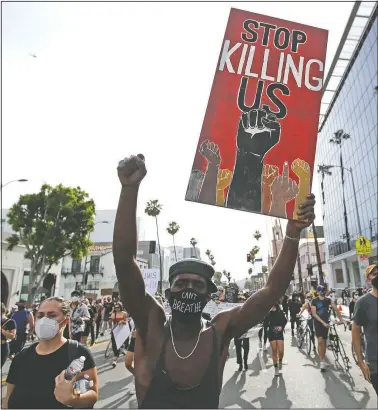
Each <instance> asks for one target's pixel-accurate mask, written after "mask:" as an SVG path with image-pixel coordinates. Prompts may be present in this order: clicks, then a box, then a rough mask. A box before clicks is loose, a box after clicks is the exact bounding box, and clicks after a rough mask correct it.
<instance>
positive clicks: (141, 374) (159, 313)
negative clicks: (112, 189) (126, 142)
mask: <svg viewBox="0 0 378 410" xmlns="http://www.w3.org/2000/svg"><path fill="white" fill-rule="evenodd" d="M146 173H147V171H146V166H145V162H144V157H143V155H141V154H139V155H138V156H131V157H128V158H126V159H125V160H124V161H121V162H120V163H119V165H118V177H119V179H120V182H121V184H122V189H121V194H120V199H119V204H118V209H117V216H116V221H115V225H114V238H113V255H114V264H115V268H116V273H117V277H118V283H119V289H120V296H121V299H122V302H123V303H124V306H125V309H126V310H127V311H128V312H129V313H130V315H131V316H132V317H133V319H134V321H135V325H136V328H137V338H136V347H135V359H134V367H135V370H134V374H135V385H136V395H137V399H138V404H139V408H165V409H167V408H212V409H213V408H218V405H219V395H220V391H221V388H222V376H223V370H224V365H225V361H226V358H227V351H228V347H229V343H230V341H231V340H232V339H233V338H234V337H240V336H241V335H242V334H244V333H245V332H246V331H247V330H248V329H250V328H251V327H253V326H254V325H256V324H257V323H259V322H260V321H261V319H262V318H263V317H265V316H266V315H267V313H268V312H269V310H270V308H271V307H272V306H273V305H274V303H275V302H276V301H277V300H278V298H280V297H281V296H282V295H283V294H284V293H285V291H286V289H287V288H288V286H289V283H290V280H291V276H292V274H293V271H294V266H295V262H296V258H297V251H298V244H299V236H300V232H301V230H302V229H303V228H306V227H308V226H310V225H311V223H312V221H313V220H314V218H315V215H314V205H315V199H314V196H313V195H309V196H308V199H307V200H306V202H305V203H303V204H302V205H301V208H300V209H301V210H300V211H299V216H300V220H296V221H289V222H288V225H287V229H286V238H285V240H284V243H283V246H282V250H281V253H280V255H279V257H278V260H277V263H275V264H274V267H273V269H272V270H271V272H270V275H269V278H268V282H267V284H266V286H265V287H264V288H263V289H261V290H260V291H258V292H256V293H254V294H253V295H252V296H251V297H250V298H249V299H248V300H247V301H246V302H245V303H244V304H243V305H242V306H240V307H236V308H234V309H230V310H228V311H222V312H220V313H219V314H218V315H217V316H216V317H215V318H214V319H213V320H212V321H211V323H210V324H209V326H206V323H205V322H204V321H203V320H202V318H201V313H202V310H203V309H204V307H205V305H206V303H207V302H208V301H209V300H210V295H211V293H215V292H216V291H217V287H216V286H215V284H214V282H213V281H212V276H213V275H214V269H213V267H212V266H211V265H209V264H207V263H205V262H203V261H201V260H198V259H186V260H185V259H184V260H182V261H179V262H177V263H175V264H174V265H172V266H171V268H170V270H169V281H170V291H169V292H168V296H169V297H168V300H169V303H170V305H171V307H172V320H171V321H167V322H166V317H165V314H164V310H163V308H162V307H161V306H160V305H159V303H158V302H157V301H156V300H155V299H154V298H153V297H152V296H151V295H150V294H148V293H146V292H145V286H144V281H143V277H142V275H141V272H140V269H139V267H138V264H137V263H136V260H135V257H136V253H137V243H138V241H137V229H136V209H137V199H138V190H139V185H140V183H141V181H142V179H143V178H144V177H145V175H146Z"/></svg>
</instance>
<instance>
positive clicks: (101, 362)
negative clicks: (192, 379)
mask: <svg viewBox="0 0 378 410" xmlns="http://www.w3.org/2000/svg"><path fill="white" fill-rule="evenodd" d="M339 335H340V337H341V339H342V342H343V344H344V347H345V350H346V353H347V355H348V356H349V358H350V359H351V360H353V358H352V355H351V332H350V331H349V330H347V331H346V332H344V330H343V329H342V328H340V330H339ZM285 337H286V339H285V357H284V366H283V375H282V376H281V377H274V376H273V363H272V361H271V354H270V348H268V351H267V352H266V353H262V354H260V355H258V354H257V348H258V338H257V336H254V337H252V338H251V339H250V341H251V342H250V344H251V349H250V354H249V361H248V366H249V370H247V371H246V372H244V371H243V372H238V371H236V369H237V365H236V354H235V349H234V346H233V344H232V345H231V347H230V358H229V359H228V361H227V363H226V366H225V371H224V375H223V390H222V394H221V397H220V405H219V407H220V408H344V409H345V408H372V409H373V408H377V396H376V395H375V392H374V390H373V388H372V387H371V385H369V384H368V383H367V382H366V381H365V380H364V379H363V378H362V376H361V372H360V371H359V369H358V367H357V366H356V365H355V363H354V362H353V363H352V369H351V370H350V373H351V378H350V377H348V376H346V374H345V373H344V372H343V371H342V370H341V369H339V368H336V367H335V365H334V363H333V355H332V353H331V352H328V353H327V356H328V358H329V359H330V363H331V366H330V367H329V369H328V370H327V371H326V372H324V373H321V372H320V371H319V369H318V362H317V361H316V360H315V359H314V358H313V357H312V358H308V357H306V356H305V355H304V354H303V353H301V352H300V351H299V350H298V348H297V347H296V342H295V338H294V339H292V337H291V335H290V329H289V327H287V328H286V333H285ZM106 346H107V342H106V341H102V342H100V343H99V344H98V345H96V346H95V347H94V348H93V349H92V353H93V355H94V359H95V361H96V364H97V369H98V374H99V381H100V394H99V401H98V402H97V404H96V406H95V408H137V402H136V397H135V395H133V394H130V393H129V391H130V390H133V389H134V382H133V377H132V376H131V374H130V373H129V372H128V371H127V370H126V369H125V367H124V365H123V357H121V358H120V360H119V364H118V366H117V367H116V368H115V369H112V367H111V365H110V363H111V359H108V360H105V358H104V352H105V349H106ZM8 368H9V362H8V363H6V365H5V366H4V369H3V378H4V377H5V375H6V373H7V371H8ZM4 387H5V386H4V385H3V386H2V388H3V389H2V390H3V391H2V396H3V397H4V395H5V388H4Z"/></svg>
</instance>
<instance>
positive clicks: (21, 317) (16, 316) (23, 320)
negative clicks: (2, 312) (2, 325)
mask: <svg viewBox="0 0 378 410" xmlns="http://www.w3.org/2000/svg"><path fill="white" fill-rule="evenodd" d="M29 315H30V312H29V311H28V310H26V309H25V310H19V311H17V312H14V313H13V315H12V316H11V319H12V320H14V321H15V322H16V326H17V333H22V332H23V333H26V327H27V325H28V318H29Z"/></svg>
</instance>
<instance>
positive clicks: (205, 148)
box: [200, 140, 221, 167]
mask: <svg viewBox="0 0 378 410" xmlns="http://www.w3.org/2000/svg"><path fill="white" fill-rule="evenodd" d="M200 153H201V154H202V155H203V156H204V157H205V158H206V159H207V160H208V162H209V164H211V165H214V166H216V167H219V164H220V160H221V157H220V154H219V147H218V145H217V144H214V143H213V142H210V141H209V140H205V141H204V142H203V143H202V144H201V146H200Z"/></svg>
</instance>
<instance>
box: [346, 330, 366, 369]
mask: <svg viewBox="0 0 378 410" xmlns="http://www.w3.org/2000/svg"><path fill="white" fill-rule="evenodd" d="M349 329H350V330H351V327H349ZM360 337H361V356H362V360H365V333H364V332H363V331H362V329H361V333H360ZM352 356H353V359H354V361H355V362H356V365H357V366H358V360H357V355H356V352H355V350H354V346H353V343H352Z"/></svg>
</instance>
